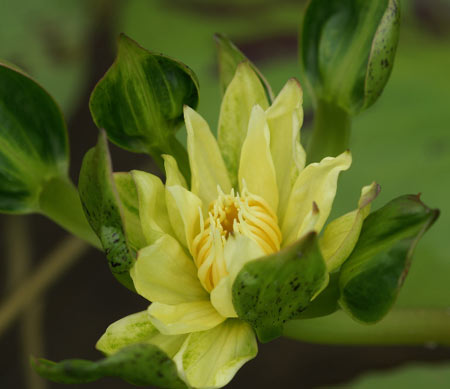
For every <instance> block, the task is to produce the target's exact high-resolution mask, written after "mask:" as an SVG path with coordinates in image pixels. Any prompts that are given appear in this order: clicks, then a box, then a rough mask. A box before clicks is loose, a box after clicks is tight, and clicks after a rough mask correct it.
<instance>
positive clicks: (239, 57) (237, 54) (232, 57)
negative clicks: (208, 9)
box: [214, 34, 274, 102]
mask: <svg viewBox="0 0 450 389" xmlns="http://www.w3.org/2000/svg"><path fill="white" fill-rule="evenodd" d="M214 39H215V41H216V45H217V55H218V60H219V78H220V88H221V91H222V95H223V94H224V93H225V91H226V89H227V87H228V85H229V84H230V82H231V80H232V79H233V77H234V74H235V73H236V69H237V67H238V65H239V64H240V63H241V62H244V61H248V62H249V63H250V65H251V67H252V69H253V70H254V71H255V73H256V74H257V75H258V77H259V80H260V81H261V83H262V85H263V86H264V90H265V91H266V95H267V99H268V100H269V102H272V101H273V99H274V96H273V92H272V88H271V87H270V84H269V83H268V81H267V80H266V79H265V78H264V76H263V75H262V73H261V72H260V71H259V70H258V68H257V67H256V66H255V65H254V64H253V63H252V62H251V61H249V60H248V58H247V57H246V56H245V54H244V53H242V51H241V50H239V49H238V48H237V47H236V45H235V44H234V43H233V42H231V40H230V39H228V37H226V36H225V35H223V34H215V35H214Z"/></svg>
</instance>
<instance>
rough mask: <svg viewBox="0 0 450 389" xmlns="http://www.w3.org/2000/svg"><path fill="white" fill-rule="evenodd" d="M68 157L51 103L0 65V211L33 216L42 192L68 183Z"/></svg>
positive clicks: (34, 85) (61, 121) (19, 73)
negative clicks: (57, 181) (54, 182)
mask: <svg viewBox="0 0 450 389" xmlns="http://www.w3.org/2000/svg"><path fill="white" fill-rule="evenodd" d="M68 154H69V151H68V143H67V131H66V125H65V123H64V119H63V117H62V114H61V111H60V110H59V108H58V106H57V105H56V103H55V101H54V100H53V99H52V97H51V96H50V95H49V94H48V93H47V92H46V91H45V90H44V89H43V88H42V87H41V86H40V85H38V84H37V83H36V82H35V81H34V80H32V79H31V78H30V77H28V76H27V75H25V74H24V73H23V72H22V71H20V70H18V69H17V68H16V67H15V66H13V65H6V64H4V63H0V211H1V212H8V213H28V212H35V211H38V210H39V194H40V193H41V191H42V188H43V186H45V184H46V183H47V182H49V181H51V180H52V179H53V178H58V177H61V178H62V179H63V180H67V178H66V177H67V168H68Z"/></svg>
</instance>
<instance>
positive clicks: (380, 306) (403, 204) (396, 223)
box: [339, 195, 439, 323]
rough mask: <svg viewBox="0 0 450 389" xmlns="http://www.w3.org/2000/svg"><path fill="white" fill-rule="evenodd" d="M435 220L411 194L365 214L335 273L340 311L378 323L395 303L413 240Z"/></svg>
mask: <svg viewBox="0 0 450 389" xmlns="http://www.w3.org/2000/svg"><path fill="white" fill-rule="evenodd" d="M438 216H439V211H438V210H433V209H430V208H428V207H427V206H426V205H425V204H423V203H422V202H421V201H420V199H419V196H411V195H407V196H401V197H398V198H396V199H394V200H392V201H391V202H389V203H388V204H386V205H385V206H384V207H382V208H380V209H379V210H378V211H376V212H373V213H371V214H370V215H369V216H368V217H367V219H366V220H365V221H364V224H363V228H362V230H361V234H360V237H359V240H358V243H357V244H356V246H355V249H354V250H353V252H352V254H351V255H350V257H349V258H348V259H347V261H346V262H345V263H344V264H343V266H342V268H341V271H340V276H339V289H340V294H341V297H340V299H339V304H340V306H341V307H342V309H344V310H345V311H346V312H347V313H348V314H350V315H351V316H352V317H353V318H354V319H356V320H358V321H361V322H365V323H375V322H377V321H379V320H381V319H382V318H383V317H384V316H385V315H386V314H387V313H388V311H389V310H390V308H391V307H392V305H393V304H394V302H395V300H396V297H397V295H398V293H399V291H400V288H401V286H402V284H403V282H404V280H405V277H406V275H407V273H408V270H409V267H410V264H411V259H412V255H413V252H414V249H415V247H416V245H417V243H418V241H419V239H420V238H421V237H422V235H423V234H424V233H425V231H426V230H427V229H428V228H430V227H431V225H432V224H433V223H434V222H435V221H436V219H437V217H438Z"/></svg>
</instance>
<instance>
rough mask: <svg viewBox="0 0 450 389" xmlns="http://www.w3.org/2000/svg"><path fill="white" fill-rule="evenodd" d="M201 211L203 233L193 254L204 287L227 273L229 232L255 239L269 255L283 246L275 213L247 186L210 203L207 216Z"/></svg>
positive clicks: (220, 194) (211, 288) (214, 283)
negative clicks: (225, 251)
mask: <svg viewBox="0 0 450 389" xmlns="http://www.w3.org/2000/svg"><path fill="white" fill-rule="evenodd" d="M199 212H200V233H199V234H198V235H197V236H196V237H195V239H194V241H193V244H192V255H193V257H194V261H195V264H196V265H197V268H198V269H199V277H200V281H201V283H202V285H203V287H204V288H205V289H206V290H207V291H209V292H210V291H211V290H213V289H214V287H215V286H216V285H217V284H218V283H219V281H220V280H221V279H222V278H223V277H225V276H226V275H227V274H228V272H227V266H226V261H225V258H224V253H223V251H224V247H225V243H226V241H227V239H228V237H229V236H230V235H236V234H242V235H245V236H247V237H249V238H251V239H253V240H254V241H255V242H256V243H257V244H258V245H259V246H260V247H261V248H262V249H263V250H264V252H265V253H266V254H271V253H273V252H275V251H278V250H279V249H280V244H281V232H280V229H279V227H278V220H277V216H276V214H275V213H274V212H273V210H272V209H271V208H270V206H269V205H268V204H267V202H266V201H265V200H264V199H263V198H262V197H260V196H257V195H254V194H252V193H250V192H249V191H248V190H247V189H246V188H245V183H244V190H243V191H242V194H239V193H236V194H235V192H234V190H233V189H232V190H231V192H230V194H225V193H223V192H222V190H221V189H220V188H218V197H217V199H216V200H215V201H214V202H213V203H211V205H210V207H209V214H208V216H207V217H206V218H205V219H203V215H202V212H201V210H200V211H199Z"/></svg>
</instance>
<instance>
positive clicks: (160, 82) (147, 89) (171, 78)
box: [89, 34, 198, 178]
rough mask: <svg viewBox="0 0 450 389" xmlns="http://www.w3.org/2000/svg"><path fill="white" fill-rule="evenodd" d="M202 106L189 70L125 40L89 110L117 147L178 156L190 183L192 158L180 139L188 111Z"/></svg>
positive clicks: (93, 96)
mask: <svg viewBox="0 0 450 389" xmlns="http://www.w3.org/2000/svg"><path fill="white" fill-rule="evenodd" d="M197 104H198V81H197V78H196V76H195V74H194V73H193V72H192V70H190V69H189V68H188V67H187V66H186V65H184V64H182V63H181V62H178V61H175V60H173V59H171V58H169V57H166V56H164V55H162V54H155V53H152V52H150V51H147V50H145V49H144V48H142V47H140V46H139V45H138V44H137V43H136V42H134V41H133V40H131V39H130V38H128V37H127V36H125V35H123V34H122V35H120V38H119V51H118V55H117V58H116V60H115V62H114V64H113V65H112V66H111V67H110V69H109V70H108V72H107V73H106V74H105V76H104V77H103V78H102V79H101V80H100V81H99V83H98V84H97V86H96V87H95V89H94V91H93V92H92V95H91V99H90V102H89V106H90V109H91V113H92V117H93V119H94V122H95V124H96V125H97V127H99V128H104V129H105V130H106V132H107V134H108V138H109V139H110V140H111V141H112V142H113V143H115V144H117V145H118V146H120V147H122V148H124V149H126V150H129V151H133V152H137V153H147V154H150V155H151V156H152V157H153V158H154V159H155V160H156V162H157V163H158V164H159V165H160V167H162V166H163V161H162V158H161V154H170V155H173V156H174V157H175V158H176V159H177V161H178V165H179V166H180V168H181V169H183V174H184V175H185V177H187V178H188V176H189V165H188V158H187V152H186V150H185V149H184V147H183V146H182V145H181V144H180V143H179V142H178V140H177V139H176V137H175V133H176V130H177V129H178V127H179V126H180V125H181V124H182V122H183V106H184V105H188V106H190V107H192V108H195V107H196V106H197Z"/></svg>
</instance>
